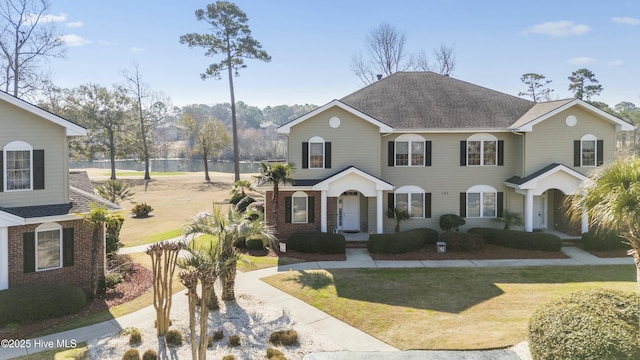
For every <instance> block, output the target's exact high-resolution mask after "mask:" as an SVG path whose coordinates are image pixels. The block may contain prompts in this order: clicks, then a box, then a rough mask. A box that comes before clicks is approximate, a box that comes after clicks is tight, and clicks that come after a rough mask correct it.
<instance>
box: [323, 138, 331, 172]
mask: <svg viewBox="0 0 640 360" xmlns="http://www.w3.org/2000/svg"><path fill="white" fill-rule="evenodd" d="M324 168H325V169H331V142H325V143H324Z"/></svg>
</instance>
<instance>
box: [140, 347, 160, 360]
mask: <svg viewBox="0 0 640 360" xmlns="http://www.w3.org/2000/svg"><path fill="white" fill-rule="evenodd" d="M142 360H158V353H157V352H156V351H155V350H151V349H149V350H147V351H145V352H144V354H142Z"/></svg>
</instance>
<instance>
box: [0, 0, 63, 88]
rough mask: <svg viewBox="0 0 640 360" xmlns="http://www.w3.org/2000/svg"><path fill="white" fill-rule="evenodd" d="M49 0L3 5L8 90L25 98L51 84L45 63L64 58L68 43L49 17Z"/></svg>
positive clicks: (0, 41)
mask: <svg viewBox="0 0 640 360" xmlns="http://www.w3.org/2000/svg"><path fill="white" fill-rule="evenodd" d="M48 12H49V2H48V1H47V0H5V1H3V2H1V3H0V21H1V24H0V26H1V31H2V32H1V33H0V50H1V51H2V62H1V63H0V66H1V67H2V78H1V83H2V85H3V87H4V91H6V92H8V93H10V94H12V95H13V96H16V97H19V98H21V97H23V96H25V95H28V94H29V93H30V92H32V91H34V90H38V89H40V88H41V87H42V86H44V85H45V84H46V83H47V80H48V78H49V74H48V72H47V70H46V69H44V68H43V66H42V60H46V59H47V58H59V57H64V56H65V53H66V49H65V47H64V41H63V40H62V37H61V36H60V34H59V33H58V32H57V30H56V26H55V23H54V22H53V21H52V17H51V16H50V15H48Z"/></svg>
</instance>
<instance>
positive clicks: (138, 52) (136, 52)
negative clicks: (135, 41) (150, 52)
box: [131, 47, 144, 54]
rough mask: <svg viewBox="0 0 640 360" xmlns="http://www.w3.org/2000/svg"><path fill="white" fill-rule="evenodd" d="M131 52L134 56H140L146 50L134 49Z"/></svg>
mask: <svg viewBox="0 0 640 360" xmlns="http://www.w3.org/2000/svg"><path fill="white" fill-rule="evenodd" d="M131 52H132V53H134V54H140V53H143V52H144V48H141V47H132V48H131Z"/></svg>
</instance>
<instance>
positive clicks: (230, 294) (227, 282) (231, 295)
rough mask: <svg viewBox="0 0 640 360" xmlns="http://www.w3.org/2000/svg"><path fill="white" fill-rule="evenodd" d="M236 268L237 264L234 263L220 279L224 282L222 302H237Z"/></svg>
mask: <svg viewBox="0 0 640 360" xmlns="http://www.w3.org/2000/svg"><path fill="white" fill-rule="evenodd" d="M236 268H237V264H236V262H235V261H234V262H233V263H231V264H229V267H228V269H227V271H226V272H225V273H224V274H223V276H222V277H221V278H220V280H222V300H223V301H235V300H236V292H235V286H236Z"/></svg>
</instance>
